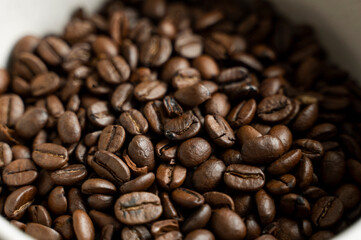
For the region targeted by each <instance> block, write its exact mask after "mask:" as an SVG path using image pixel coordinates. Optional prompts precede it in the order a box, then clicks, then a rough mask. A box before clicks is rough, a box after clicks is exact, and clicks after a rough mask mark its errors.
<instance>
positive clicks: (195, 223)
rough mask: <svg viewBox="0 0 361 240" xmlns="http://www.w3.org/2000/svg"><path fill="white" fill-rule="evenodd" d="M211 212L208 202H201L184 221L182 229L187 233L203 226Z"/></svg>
mask: <svg viewBox="0 0 361 240" xmlns="http://www.w3.org/2000/svg"><path fill="white" fill-rule="evenodd" d="M211 214H212V209H211V207H210V206H209V205H208V204H203V205H202V206H200V207H199V208H198V209H197V210H195V211H194V212H193V213H192V214H191V215H190V216H189V217H188V218H187V219H186V220H185V221H184V223H183V226H182V231H183V232H185V233H188V232H191V231H193V230H196V229H200V228H203V227H205V226H206V225H207V223H208V221H209V219H210V218H211Z"/></svg>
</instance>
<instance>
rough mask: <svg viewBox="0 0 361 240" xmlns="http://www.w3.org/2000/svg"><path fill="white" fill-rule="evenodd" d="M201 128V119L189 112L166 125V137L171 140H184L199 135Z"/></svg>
mask: <svg viewBox="0 0 361 240" xmlns="http://www.w3.org/2000/svg"><path fill="white" fill-rule="evenodd" d="M200 128H201V124H200V122H199V119H198V118H197V117H196V116H195V115H194V114H193V113H192V111H187V112H185V113H183V114H182V115H180V116H178V117H175V118H173V119H171V120H169V121H167V122H166V123H165V124H164V135H165V136H166V137H167V138H169V139H170V140H184V139H188V138H191V137H194V136H195V135H197V134H198V132H199V131H200Z"/></svg>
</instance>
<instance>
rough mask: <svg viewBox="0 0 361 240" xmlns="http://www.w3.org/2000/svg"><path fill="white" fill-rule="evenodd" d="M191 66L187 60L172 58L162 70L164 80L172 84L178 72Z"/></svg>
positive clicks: (177, 57)
mask: <svg viewBox="0 0 361 240" xmlns="http://www.w3.org/2000/svg"><path fill="white" fill-rule="evenodd" d="M189 67H190V64H189V62H188V60H187V59H185V58H183V57H179V56H176V57H172V58H170V59H169V60H168V61H167V62H166V63H165V64H164V66H163V70H162V75H161V76H162V78H161V79H162V80H164V81H166V82H170V81H171V80H172V79H173V76H174V75H175V74H176V73H177V72H178V70H181V69H186V68H189Z"/></svg>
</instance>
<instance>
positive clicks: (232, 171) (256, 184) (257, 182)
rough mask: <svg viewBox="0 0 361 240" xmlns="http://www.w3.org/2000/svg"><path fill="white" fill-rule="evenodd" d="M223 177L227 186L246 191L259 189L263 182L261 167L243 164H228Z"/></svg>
mask: <svg viewBox="0 0 361 240" xmlns="http://www.w3.org/2000/svg"><path fill="white" fill-rule="evenodd" d="M223 179H224V182H225V184H226V185H227V186H228V187H230V188H233V189H237V190H241V191H247V192H249V191H257V190H259V189H260V188H261V187H263V185H264V183H265V176H264V173H263V172H262V170H261V169H259V168H257V167H253V166H248V165H243V164H231V165H229V166H228V167H227V168H226V171H225V173H224V176H223Z"/></svg>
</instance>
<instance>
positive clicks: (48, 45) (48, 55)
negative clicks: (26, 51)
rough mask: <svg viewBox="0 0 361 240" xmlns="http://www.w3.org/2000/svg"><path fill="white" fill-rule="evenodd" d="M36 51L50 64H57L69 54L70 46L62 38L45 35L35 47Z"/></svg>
mask: <svg viewBox="0 0 361 240" xmlns="http://www.w3.org/2000/svg"><path fill="white" fill-rule="evenodd" d="M37 52H38V54H39V55H40V56H41V58H43V59H44V60H45V62H47V63H48V64H50V65H58V64H60V63H62V62H63V60H64V58H65V57H66V56H67V55H68V54H69V52H70V48H69V46H68V45H67V44H66V42H64V41H63V40H62V39H60V38H57V37H46V38H44V39H42V40H41V41H40V43H39V45H38V47H37Z"/></svg>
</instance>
